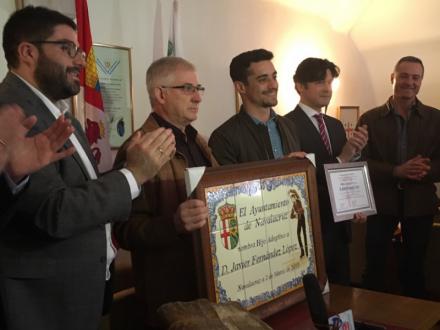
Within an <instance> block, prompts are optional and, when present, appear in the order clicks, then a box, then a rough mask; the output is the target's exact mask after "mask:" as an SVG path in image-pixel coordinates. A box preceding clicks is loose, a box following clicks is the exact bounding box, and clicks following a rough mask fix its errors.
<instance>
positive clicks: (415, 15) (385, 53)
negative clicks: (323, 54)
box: [350, 0, 440, 108]
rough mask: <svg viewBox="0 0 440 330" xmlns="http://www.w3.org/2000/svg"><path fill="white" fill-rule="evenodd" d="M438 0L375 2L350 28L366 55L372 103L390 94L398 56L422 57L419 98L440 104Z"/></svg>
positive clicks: (380, 102)
mask: <svg viewBox="0 0 440 330" xmlns="http://www.w3.org/2000/svg"><path fill="white" fill-rule="evenodd" d="M439 10H440V1H438V0H420V1H412V0H387V1H375V2H372V3H371V5H370V6H369V8H367V9H366V10H365V12H364V13H363V14H362V16H361V17H360V19H359V20H358V22H357V23H356V25H355V26H354V27H353V29H352V31H351V32H350V36H351V37H352V39H353V40H354V43H355V45H356V47H357V48H358V49H359V51H360V52H361V54H362V56H363V58H364V59H365V63H366V67H367V71H368V74H369V77H370V80H371V84H372V86H373V91H374V96H375V98H374V99H373V100H372V101H371V104H369V107H373V106H376V105H378V104H382V103H384V102H385V100H386V99H387V98H388V97H389V96H390V95H391V91H392V90H391V82H390V74H391V72H392V71H393V68H394V65H395V63H396V62H397V61H398V60H399V58H401V57H403V56H407V55H413V56H417V57H419V58H420V59H421V60H422V61H423V63H424V65H425V77H424V79H423V83H422V87H421V89H420V93H419V95H418V96H419V98H420V100H421V101H422V102H424V103H425V104H428V105H431V106H434V107H436V108H440V98H439V97H438V91H439V90H440V79H439V77H440V66H439V65H438V59H439V57H440V29H439V27H440V25H439V23H438V13H439Z"/></svg>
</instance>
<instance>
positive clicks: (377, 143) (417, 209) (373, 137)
mask: <svg viewBox="0 0 440 330" xmlns="http://www.w3.org/2000/svg"><path fill="white" fill-rule="evenodd" d="M390 109H391V108H389V103H386V104H384V105H382V106H380V107H377V108H374V109H372V110H370V111H367V112H366V113H364V114H363V115H362V116H361V118H360V119H359V125H363V124H367V125H368V134H369V140H368V144H367V146H366V147H365V149H364V150H363V157H364V158H365V159H366V160H367V161H368V167H369V171H370V176H371V181H372V186H373V192H374V198H375V201H376V207H377V211H378V213H379V214H384V215H398V214H399V211H403V214H402V215H404V216H409V217H411V216H425V215H433V214H435V213H436V212H437V206H438V198H437V195H436V193H435V191H436V188H435V186H434V182H438V181H440V134H439V128H440V111H439V110H437V109H435V108H431V107H428V106H426V105H423V104H422V103H421V102H420V101H417V103H416V105H415V107H414V108H413V110H414V113H413V114H412V115H411V116H410V118H409V120H408V123H407V125H408V131H407V136H408V139H407V143H408V147H407V150H408V157H407V158H408V159H411V158H413V157H415V156H417V155H421V156H423V157H429V158H430V159H431V171H430V172H429V173H428V175H427V176H426V177H425V178H424V179H423V180H421V181H414V180H404V181H401V182H400V186H401V187H402V188H403V191H402V193H403V198H404V200H403V205H402V207H403V210H399V204H398V180H397V178H395V177H393V175H392V172H393V168H394V167H395V166H396V165H398V161H397V149H398V145H399V143H400V142H399V141H398V139H397V130H398V128H397V122H396V118H395V116H394V115H393V113H392V112H391V111H390Z"/></svg>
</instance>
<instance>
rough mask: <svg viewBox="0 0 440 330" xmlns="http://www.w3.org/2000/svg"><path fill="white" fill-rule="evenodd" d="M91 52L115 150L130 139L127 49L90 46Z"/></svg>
mask: <svg viewBox="0 0 440 330" xmlns="http://www.w3.org/2000/svg"><path fill="white" fill-rule="evenodd" d="M93 51H94V55H95V59H96V69H97V70H98V76H99V84H100V87H101V95H102V101H103V103H104V109H105V111H104V114H105V116H106V117H107V122H108V125H109V141H110V146H111V147H112V148H113V149H117V148H119V147H120V146H121V145H122V144H123V143H124V141H125V140H127V139H128V138H129V137H130V135H131V134H132V133H133V127H134V119H133V88H132V73H131V70H132V69H131V48H129V47H122V46H115V45H107V44H101V43H94V44H93Z"/></svg>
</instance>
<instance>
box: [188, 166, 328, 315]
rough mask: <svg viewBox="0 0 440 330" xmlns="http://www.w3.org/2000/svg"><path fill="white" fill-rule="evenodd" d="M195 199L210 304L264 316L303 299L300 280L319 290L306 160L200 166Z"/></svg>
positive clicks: (314, 204)
mask: <svg viewBox="0 0 440 330" xmlns="http://www.w3.org/2000/svg"><path fill="white" fill-rule="evenodd" d="M195 195H196V196H195V197H196V198H199V199H201V200H204V201H205V202H206V204H207V206H208V209H209V220H208V224H207V225H206V226H204V227H203V228H202V229H201V231H200V237H199V238H200V242H199V244H197V246H198V247H199V250H198V255H199V256H201V257H202V260H203V261H202V262H201V264H200V267H199V268H202V271H200V272H199V273H200V274H203V276H204V278H201V279H200V280H201V283H202V285H204V289H205V291H206V294H207V296H208V298H209V299H210V300H211V301H213V302H216V303H221V302H226V301H231V300H232V301H238V302H239V303H240V304H241V305H242V306H244V307H245V308H246V309H248V310H249V311H252V312H255V313H256V314H257V315H259V316H260V317H267V316H269V315H271V314H274V313H276V312H278V311H279V310H281V309H283V308H286V307H287V306H289V305H292V304H294V303H296V302H299V301H301V300H304V299H305V294H304V289H303V284H302V277H303V276H304V275H305V274H307V273H314V274H315V275H317V277H318V279H319V280H320V284H321V285H322V287H324V284H325V281H326V276H325V270H324V258H323V252H322V243H321V242H322V241H321V228H320V220H319V210H318V200H317V188H316V177H315V168H314V166H313V165H312V164H311V163H310V162H309V161H308V160H293V159H284V160H272V161H262V162H252V163H247V164H240V165H229V166H222V167H218V168H208V169H206V171H205V172H204V174H203V176H202V178H201V180H200V181H199V183H198V185H197V187H196V190H195Z"/></svg>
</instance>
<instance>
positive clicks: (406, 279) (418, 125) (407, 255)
mask: <svg viewBox="0 0 440 330" xmlns="http://www.w3.org/2000/svg"><path fill="white" fill-rule="evenodd" d="M423 75H424V66H423V63H422V61H421V60H420V59H419V58H417V57H414V56H406V57H402V58H401V59H400V60H399V61H398V62H397V64H396V66H395V67H394V71H393V73H392V74H391V84H392V87H393V95H392V96H391V97H390V98H389V99H388V101H387V102H386V103H385V104H383V105H381V106H379V107H377V108H374V109H372V110H370V111H367V112H366V113H364V114H363V115H362V116H361V118H360V119H359V125H364V124H365V125H368V132H369V134H370V140H369V141H368V144H367V146H366V147H365V149H364V151H363V157H364V158H365V159H366V160H367V161H368V167H369V170H370V175H371V181H372V186H373V192H374V198H375V201H376V206H377V215H374V216H371V217H368V221H367V235H366V242H365V243H366V270H365V273H364V286H365V287H366V288H368V289H372V290H379V291H385V290H386V288H385V281H384V278H385V268H386V260H387V259H386V258H387V256H388V253H387V252H388V250H389V247H390V242H391V239H392V236H393V233H394V231H395V229H396V227H397V224H398V223H399V222H400V224H401V228H402V238H403V239H402V247H403V248H402V260H401V262H402V264H401V265H400V267H399V268H400V269H399V271H400V274H399V275H400V281H401V284H402V289H403V294H405V295H408V296H412V297H417V298H424V297H426V292H425V271H424V269H425V258H426V250H427V247H428V243H429V238H430V233H431V230H432V221H433V217H434V215H435V214H436V213H437V212H438V209H437V207H438V205H439V201H438V197H437V195H436V193H435V191H436V188H435V186H434V182H438V181H440V134H439V133H438V130H439V127H440V111H439V110H438V109H435V108H432V107H429V106H427V105H424V104H423V103H422V102H420V100H419V99H418V98H417V94H418V92H419V90H420V86H421V85H422V80H423Z"/></svg>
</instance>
